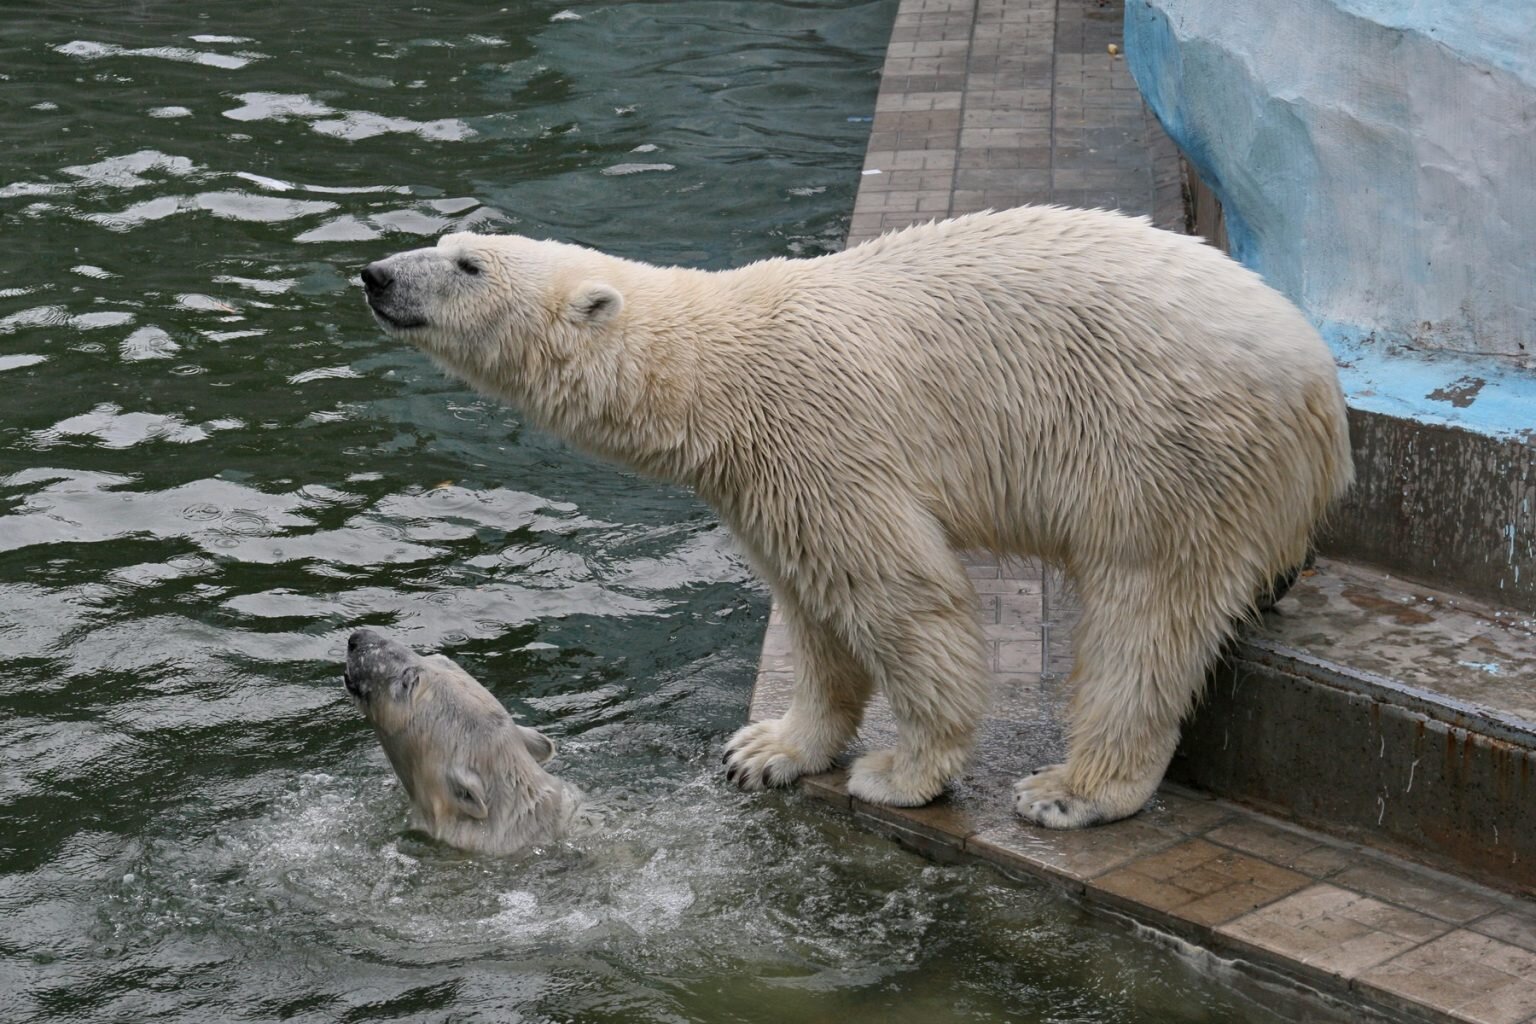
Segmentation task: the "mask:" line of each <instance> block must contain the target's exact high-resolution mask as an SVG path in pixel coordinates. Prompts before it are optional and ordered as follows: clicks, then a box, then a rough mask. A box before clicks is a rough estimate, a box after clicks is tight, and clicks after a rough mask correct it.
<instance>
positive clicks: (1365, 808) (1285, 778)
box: [1170, 560, 1536, 892]
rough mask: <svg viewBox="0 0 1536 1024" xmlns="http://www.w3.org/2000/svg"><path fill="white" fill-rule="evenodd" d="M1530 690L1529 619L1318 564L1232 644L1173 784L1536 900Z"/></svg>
mask: <svg viewBox="0 0 1536 1024" xmlns="http://www.w3.org/2000/svg"><path fill="white" fill-rule="evenodd" d="M1532 679H1536V622H1533V621H1532V620H1531V619H1530V618H1528V617H1521V616H1517V615H1513V614H1510V613H1507V612H1503V611H1500V610H1498V609H1494V608H1490V607H1488V606H1483V605H1479V604H1477V603H1475V602H1471V601H1468V600H1467V599H1465V598H1461V597H1458V596H1456V595H1451V594H1446V593H1444V592H1438V591H1432V590H1427V589H1425V588H1422V587H1418V586H1415V585H1411V584H1406V583H1404V582H1402V581H1400V580H1394V579H1392V578H1390V577H1383V576H1381V575H1380V574H1378V573H1373V572H1371V571H1369V570H1364V569H1361V568H1359V567H1354V566H1349V565H1347V564H1342V563H1336V562H1329V561H1326V560H1325V561H1322V562H1320V563H1319V566H1318V570H1317V571H1316V572H1314V573H1313V574H1312V575H1311V576H1310V577H1309V578H1306V579H1303V580H1301V581H1299V582H1298V585H1297V586H1296V588H1294V589H1293V591H1292V594H1291V596H1289V597H1287V598H1286V600H1284V601H1282V602H1281V603H1280V605H1279V607H1278V608H1277V610H1276V612H1275V613H1273V614H1271V615H1269V616H1266V620H1265V622H1264V624H1263V625H1262V627H1261V628H1259V629H1257V630H1252V631H1248V632H1245V633H1244V634H1243V636H1242V637H1241V639H1240V640H1239V641H1238V642H1237V643H1235V644H1234V645H1233V648H1232V650H1231V654H1230V657H1229V658H1228V659H1227V661H1226V662H1225V663H1224V664H1223V665H1221V666H1220V667H1219V668H1218V669H1217V670H1216V671H1215V672H1214V673H1213V677H1212V681H1211V684H1210V685H1209V687H1208V689H1207V694H1206V699H1205V701H1204V703H1203V704H1202V705H1201V706H1200V707H1199V708H1198V709H1197V711H1196V713H1195V714H1194V716H1193V717H1192V718H1191V719H1190V720H1189V721H1187V722H1186V723H1185V726H1184V734H1183V741H1182V743H1181V745H1180V748H1179V753H1178V755H1177V756H1176V757H1175V760H1174V764H1173V766H1172V767H1171V769H1170V776H1171V777H1172V778H1175V779H1178V780H1180V781H1184V782H1187V783H1189V784H1192V785H1197V786H1199V787H1201V788H1202V789H1206V790H1209V791H1211V792H1213V793H1217V794H1221V795H1224V796H1229V797H1232V798H1235V799H1239V800H1242V801H1243V802H1245V803H1250V804H1253V805H1256V806H1259V807H1262V808H1264V809H1266V810H1269V811H1272V812H1275V813H1279V814H1282V815H1284V816H1285V817H1287V818H1290V819H1292V820H1295V821H1297V822H1302V823H1306V824H1309V825H1312V826H1314V827H1318V828H1323V829H1327V830H1329V831H1331V832H1334V833H1337V834H1341V835H1345V836H1349V837H1353V838H1359V839H1363V840H1366V841H1369V842H1371V843H1374V844H1378V845H1387V846H1390V847H1393V848H1396V849H1399V850H1402V851H1405V852H1408V853H1411V854H1412V855H1413V856H1416V857H1419V858H1423V859H1425V860H1428V861H1430V862H1432V863H1438V864H1440V865H1442V866H1445V867H1448V868H1452V869H1455V870H1460V871H1469V872H1472V873H1474V874H1476V875H1477V876H1478V877H1481V878H1486V879H1488V880H1490V881H1495V882H1497V883H1500V884H1503V885H1507V886H1510V887H1511V888H1514V889H1517V890H1524V891H1526V892H1536V812H1533V808H1536V690H1533V688H1532V686H1531V680H1532ZM1431 686H1432V687H1433V689H1431Z"/></svg>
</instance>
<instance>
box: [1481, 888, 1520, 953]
mask: <svg viewBox="0 0 1536 1024" xmlns="http://www.w3.org/2000/svg"><path fill="white" fill-rule="evenodd" d="M1510 902H1511V903H1513V902H1514V901H1513V900H1512V901H1510ZM1469 927H1470V928H1471V929H1472V930H1473V931H1475V932H1478V933H1480V934H1482V935H1488V936H1492V937H1493V938H1495V939H1502V940H1503V941H1505V942H1508V943H1510V944H1512V945H1516V946H1519V947H1520V948H1521V949H1529V950H1531V951H1532V952H1536V903H1532V902H1531V901H1529V900H1526V901H1523V902H1521V903H1520V904H1519V905H1517V906H1511V907H1509V908H1508V909H1506V910H1501V911H1499V912H1498V913H1496V914H1492V915H1490V916H1488V917H1485V918H1483V919H1482V920H1481V921H1478V922H1477V923H1476V924H1473V925H1469Z"/></svg>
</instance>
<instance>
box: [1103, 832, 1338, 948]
mask: <svg viewBox="0 0 1536 1024" xmlns="http://www.w3.org/2000/svg"><path fill="white" fill-rule="evenodd" d="M1133 820H1134V819H1133ZM1307 882H1308V879H1307V878H1306V876H1304V875H1300V874H1297V873H1296V872H1294V871H1290V870H1287V869H1286V868H1282V867H1279V866H1278V865H1275V864H1270V863H1269V862H1268V861H1264V860H1260V859H1258V858H1257V857H1250V856H1248V855H1246V854H1242V853H1238V852H1237V851H1235V850H1229V849H1226V848H1225V847H1221V846H1217V845H1216V844H1214V843H1210V842H1207V841H1206V840H1204V839H1190V840H1186V841H1185V842H1182V843H1180V844H1178V845H1177V846H1174V847H1171V848H1169V849H1167V850H1163V851H1160V852H1158V853H1154V854H1150V855H1148V856H1145V857H1141V858H1138V859H1137V860H1134V861H1132V862H1130V863H1129V864H1126V865H1125V866H1123V867H1119V868H1116V869H1115V870H1114V871H1111V872H1109V873H1107V874H1105V875H1102V876H1100V877H1098V878H1096V879H1094V880H1093V882H1092V885H1091V886H1090V891H1094V890H1097V891H1099V892H1102V893H1105V894H1108V895H1110V896H1117V897H1120V898H1122V899H1124V900H1128V901H1130V902H1132V903H1134V904H1137V905H1140V906H1144V907H1150V908H1151V909H1153V910H1159V911H1163V912H1164V913H1167V914H1170V915H1172V916H1174V917H1176V918H1179V919H1182V920H1185V921H1189V922H1192V923H1194V924H1198V925H1216V924H1221V923H1223V922H1226V921H1230V920H1231V919H1233V918H1235V917H1237V916H1239V915H1241V914H1243V913H1246V912H1248V911H1250V910H1253V909H1255V908H1257V907H1260V906H1263V905H1265V904H1267V903H1271V902H1273V901H1274V900H1276V899H1279V898H1280V897H1282V896H1285V895H1288V894H1290V893H1292V892H1295V891H1296V890H1297V889H1300V888H1302V887H1303V886H1305V885H1306V884H1307Z"/></svg>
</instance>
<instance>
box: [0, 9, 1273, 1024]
mask: <svg viewBox="0 0 1536 1024" xmlns="http://www.w3.org/2000/svg"><path fill="white" fill-rule="evenodd" d="M107 8H111V10H110V11H109V10H108V9H107ZM893 14H894V4H893V2H892V0H760V2H753V3H720V2H709V0H682V2H666V3H663V2H653V3H644V2H636V3H622V4H613V5H608V6H578V7H574V8H563V7H561V6H559V5H557V4H553V3H529V4H515V5H507V6H505V7H502V6H497V5H494V4H483V3H479V2H474V0H433V2H431V3H429V4H427V5H425V6H423V5H420V4H415V5H397V6H393V7H391V6H388V5H379V4H375V3H367V4H365V3H361V2H358V0H343V2H337V3H325V4H314V3H310V4H303V3H297V2H287V0H285V2H280V3H263V4H243V5H240V4H215V5H197V4H186V3H182V2H179V0H140V2H136V3H134V4H129V5H106V6H105V7H104V6H103V5H100V4H94V3H84V2H68V0H52V2H50V3H47V4H12V5H9V8H8V10H7V11H6V14H5V17H4V19H3V23H0V55H3V57H4V60H3V61H0V82H3V83H4V86H5V88H4V96H5V103H6V107H5V110H6V127H7V132H6V143H7V144H6V146H5V147H4V149H0V226H3V229H4V235H3V237H4V238H5V240H6V243H7V244H6V245H4V246H0V667H3V672H0V924H3V927H0V1019H3V1020H5V1021H7V1022H10V1021H62V1020H82V1021H84V1020H91V1021H95V1020H102V1021H105V1020H149V1019H156V1020H167V1021H170V1020H185V1021H198V1022H204V1021H214V1020H235V1019H251V1020H275V1019H298V1020H317V1021H319V1020H327V1021H328V1020H336V1019H381V1018H391V1019H414V1020H450V1019H451V1020H529V1021H542V1020H549V1021H566V1020H579V1021H584V1022H586V1021H592V1022H599V1021H662V1020H666V1021H676V1020H699V1021H724V1020H738V1021H757V1020H761V1021H782V1020H848V1019H854V1020H859V1019H880V1020H913V1021H924V1022H927V1021H939V1020H1011V1021H1028V1020H1060V1021H1068V1020H1071V1021H1079V1020H1081V1021H1130V1020H1147V1021H1169V1020H1191V1021H1195V1020H1199V1021H1212V1020H1232V1019H1259V1017H1258V1016H1256V1013H1257V1011H1253V1010H1252V1009H1251V1008H1249V1009H1246V1010H1245V1009H1243V1008H1242V1007H1241V1006H1239V1005H1238V1004H1237V1003H1235V1002H1234V1001H1233V1000H1232V999H1231V998H1230V997H1228V996H1224V995H1222V994H1221V992H1220V990H1219V989H1218V988H1217V987H1216V986H1214V985H1212V984H1210V983H1208V982H1203V981H1200V980H1199V979H1198V978H1196V977H1194V976H1193V974H1192V972H1191V971H1190V970H1189V969H1187V968H1186V967H1185V966H1183V965H1181V964H1180V963H1179V962H1178V961H1176V960H1174V959H1172V958H1171V957H1170V956H1169V955H1168V954H1166V953H1164V952H1162V951H1159V950H1157V949H1155V948H1153V947H1151V946H1149V945H1144V944H1137V943H1134V942H1132V941H1130V940H1129V939H1126V938H1124V937H1121V936H1119V935H1118V934H1117V933H1114V932H1109V931H1105V930H1103V929H1101V928H1098V927H1093V926H1090V924H1089V923H1088V922H1086V921H1084V920H1082V919H1081V918H1080V917H1079V915H1078V914H1077V912H1076V911H1074V910H1072V909H1071V908H1070V907H1069V906H1067V905H1064V904H1063V903H1062V902H1061V901H1060V900H1059V899H1057V898H1056V897H1054V896H1052V895H1050V894H1046V893H1039V892H1035V891H1033V890H1029V889H1024V888H1020V887H1016V886H1013V885H1005V884H1002V883H1000V882H999V881H997V880H996V879H994V878H993V877H991V876H989V875H988V874H987V873H986V872H982V871H976V870H968V869H954V868H943V867H936V866H932V865H928V864H925V863H924V862H923V861H921V860H919V859H917V858H915V857H912V856H910V855H908V854H905V853H903V852H901V851H899V850H898V849H896V848H895V847H893V846H892V845H890V844H889V843H887V842H885V841H883V840H879V839H875V838H872V837H868V836H865V835H862V834H860V833H857V832H855V831H852V830H851V829H850V827H849V826H848V825H847V824H846V823H845V822H842V821H840V820H835V819H832V818H831V817H828V816H823V815H820V814H818V813H817V812H815V811H814V810H813V809H809V808H806V807H804V806H802V805H801V804H800V803H799V802H798V801H796V800H794V799H793V798H785V797H781V796H768V797H746V796H742V795H740V794H737V793H734V792H733V791H731V790H730V789H728V788H727V787H726V786H725V785H724V783H723V780H722V779H721V778H720V775H719V772H718V771H717V765H716V764H715V758H716V757H717V756H718V750H719V745H720V742H721V740H722V739H723V737H724V736H725V735H726V734H727V733H728V732H729V730H730V729H731V728H733V727H734V726H735V725H736V724H737V723H738V722H739V721H740V718H741V716H742V713H743V709H744V705H745V698H746V692H747V687H748V685H749V682H750V675H751V669H752V665H753V661H754V659H755V655H756V645H757V642H758V640H759V638H760V635H761V629H762V625H763V618H764V615H765V613H766V599H765V596H764V594H763V593H762V591H761V589H760V588H758V587H757V586H756V585H755V584H754V583H752V582H751V580H750V579H749V578H748V575H747V573H746V571H745V569H744V568H743V565H742V563H741V560H740V559H739V557H738V556H737V555H736V553H735V551H734V549H733V548H732V546H731V544H730V542H729V540H728V538H726V537H725V536H724V535H723V533H722V532H721V531H720V530H719V529H718V527H717V526H716V524H715V522H714V520H713V518H712V517H711V516H710V515H709V514H708V512H707V510H706V509H704V508H703V507H701V506H700V505H699V504H698V503H697V502H696V501H695V500H694V499H693V498H692V497H691V496H690V495H688V494H685V493H682V492H680V491H678V490H676V489H672V488H667V487H660V486H656V485H653V484H650V483H647V482H644V481H640V480H636V479H634V478H633V477H631V476H630V475H628V474H625V473H623V472H620V471H617V470H615V469H613V468H611V467H606V466H598V465H594V464H592V463H590V462H588V461H586V460H584V459H582V458H580V457H578V456H576V455H574V454H572V453H571V452H569V451H568V450H567V449H566V448H565V447H564V446H562V445H561V444H559V443H558V442H556V441H554V440H552V439H550V438H548V437H545V436H543V435H539V434H536V433H533V432H526V431H524V430H523V428H522V426H521V424H520V423H519V421H518V419H517V417H516V415H515V413H513V412H512V411H510V410H508V409H505V408H502V407H499V406H497V405H495V404H493V403H490V402H486V401H484V400H482V399H480V398H478V397H476V396H474V395H472V394H469V393H467V392H466V391H465V390H464V389H463V388H462V387H461V386H460V385H458V384H456V383H454V382H452V381H449V380H446V379H444V378H443V377H442V376H441V375H440V374H439V373H438V372H437V371H436V370H435V369H433V368H432V367H431V366H430V365H429V364H428V363H427V362H426V361H425V360H424V359H423V358H421V357H420V356H418V355H416V354H415V353H413V352H411V351H406V350H402V349H399V348H397V347H393V346H392V345H390V344H389V343H388V342H386V341H385V340H384V339H383V338H382V337H381V336H380V334H379V333H378V331H377V330H376V329H375V328H374V326H373V325H372V324H371V322H370V321H369V319H368V317H367V316H366V314H365V313H364V311H363V309H362V306H361V303H360V301H359V299H358V297H357V295H356V294H355V287H354V285H353V283H352V278H353V275H354V274H355V272H356V269H357V268H358V267H360V266H362V265H364V264H365V263H367V262H368V261H370V260H372V259H376V258H379V257H381V256H383V255H385V254H387V253H389V252H391V251H394V250H397V249H401V248H407V247H412V246H416V245H420V244H424V243H425V242H426V241H428V240H429V239H430V238H432V237H433V236H435V235H437V234H439V233H441V232H445V231H451V230H466V229H469V230H473V229H479V230H516V231H521V232H524V233H528V234H534V235H542V236H547V237H554V238H560V239H565V240H570V241H576V242H581V243H586V244H592V245H597V246H600V247H603V248H605V249H609V250H611V251H615V252H618V253H621V254H624V255H629V256H635V257H640V258H645V259H649V260H653V261H656V262H681V263H687V264H691V265H696V266H709V267H718V266H726V265H733V264H737V263H741V262H744V261H746V260H749V259H755V258H760V257H766V256H777V255H815V254H817V253H820V252H825V251H828V250H830V249H833V248H836V247H837V246H838V245H839V244H840V241H841V239H842V236H843V233H844V229H845V226H846V217H847V213H848V211H849V209H850V208H851V206H852V196H853V191H854V188H855V186H856V181H857V168H858V167H859V164H860V161H861V157H862V152H863V148H864V144H865V138H864V132H865V131H866V130H867V129H866V128H865V127H864V125H863V124H862V123H861V122H859V121H857V120H851V119H856V118H861V117H863V116H865V115H866V114H867V112H868V111H869V109H870V108H871V107H872V105H873V99H874V92H875V86H876V71H877V68H878V66H879V60H880V56H881V54H882V52H883V48H884V43H885V38H886V34H887V31H888V28H889V25H890V22H891V18H892V16H893ZM365 624H366V625H373V626H377V627H380V628H384V629H387V630H389V631H390V632H391V633H392V634H394V635H397V636H400V637H401V638H403V639H405V640H406V641H408V642H410V643H413V644H416V645H417V646H419V647H421V648H422V649H441V650H446V651H448V652H450V653H451V654H452V655H453V656H454V657H455V658H457V659H459V660H460V661H462V662H463V663H464V664H465V665H466V666H467V667H468V668H469V669H470V670H471V671H473V672H474V673H475V674H476V675H477V676H478V677H479V678H481V679H482V680H483V681H484V682H485V683H486V684H487V685H488V686H489V687H491V688H492V690H493V691H494V692H495V693H496V694H497V696H498V697H499V698H500V699H502V700H503V701H505V702H506V703H507V704H508V706H509V707H511V708H512V709H513V710H514V711H515V712H516V713H517V714H518V715H520V716H521V717H523V718H524V719H526V720H528V721H529V722H531V723H532V724H535V725H537V726H538V727H539V728H540V729H542V730H544V731H546V732H549V733H551V734H552V735H554V736H556V737H557V738H558V739H559V740H560V742H561V751H562V753H561V757H560V759H559V762H558V768H559V770H560V771H561V772H562V773H563V774H565V775H567V776H568V777H570V778H572V779H573V780H574V781H576V782H578V783H579V784H580V785H582V786H583V787H584V788H586V789H587V790H588V791H589V792H590V793H591V794H592V795H593V796H594V798H596V799H597V800H598V801H599V802H600V803H601V804H602V805H603V807H604V809H605V812H606V817H605V820H604V824H602V825H601V826H600V827H598V828H596V829H595V830H593V831H591V832H588V833H585V834H582V835H579V836H574V837H572V838H571V839H570V841H569V842H567V843H566V844H564V845H563V846H560V847H558V848H554V849H550V850H547V851H544V852H543V853H542V854H541V855H540V856H537V857H530V858H524V859H520V860H508V861H490V860H485V859H474V858H468V857H464V856H460V855H457V854H455V853H453V852H452V851H448V850H444V849H441V848H438V847H434V846H431V845H429V844H427V843H425V842H424V841H423V840H421V839H420V838H419V837H416V836H412V835H409V834H406V833H404V832H403V831H402V829H403V822H404V815H405V810H406V803H405V800H404V798H403V796H402V794H401V793H400V792H399V790H398V788H397V786H396V784H395V783H394V780H393V776H392V774H391V773H390V770H389V767H388V765H387V763H386V762H385V760H384V757H383V755H382V753H381V752H380V751H379V749H378V748H377V745H376V743H375V742H374V740H373V738H372V735H371V733H370V731H369V730H367V729H366V728H365V727H364V725H363V723H362V721H361V719H360V718H358V717H357V716H356V714H355V713H354V712H353V710H352V709H351V707H350V705H349V704H348V703H347V702H346V701H345V700H343V699H342V698H341V693H340V688H339V686H338V685H337V683H338V679H337V674H338V671H339V664H340V658H341V654H342V648H343V644H344V640H345V637H346V635H347V633H348V632H349V631H351V630H352V629H354V628H356V627H358V626H360V625H365ZM1245 1014H1246V1015H1247V1016H1246V1017H1245Z"/></svg>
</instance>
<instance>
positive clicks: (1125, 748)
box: [1014, 573, 1230, 829]
mask: <svg viewBox="0 0 1536 1024" xmlns="http://www.w3.org/2000/svg"><path fill="white" fill-rule="evenodd" d="M1192 594H1194V591H1193V590H1192V589H1190V588H1181V587H1179V586H1178V585H1177V583H1176V582H1175V581H1172V580H1169V579H1165V578H1161V577H1155V576H1151V575H1149V574H1139V573H1123V574H1118V575H1117V576H1116V578H1115V579H1114V580H1112V581H1109V582H1107V583H1106V584H1105V585H1104V586H1102V587H1092V586H1085V587H1083V606H1084V607H1083V619H1082V621H1081V623H1080V624H1079V625H1078V628H1077V632H1076V637H1075V643H1074V647H1075V648H1076V653H1077V664H1076V667H1075V668H1074V670H1073V680H1072V681H1073V684H1074V685H1073V696H1072V705H1071V708H1070V710H1069V712H1068V714H1069V723H1068V732H1067V736H1068V740H1067V762H1066V763H1065V764H1056V765H1047V766H1045V767H1043V768H1039V769H1036V771H1035V773H1034V774H1032V775H1028V776H1025V777H1024V778H1023V779H1021V780H1019V782H1018V783H1017V785H1015V786H1014V808H1015V810H1017V811H1018V813H1019V814H1020V815H1022V816H1023V817H1024V818H1025V819H1027V820H1029V821H1031V822H1034V823H1035V824H1037V825H1044V826H1046V827H1047V828H1059V829H1074V828H1086V827H1088V826H1090V825H1099V824H1104V823H1106V822H1111V821H1118V820H1119V819H1121V818H1127V817H1130V816H1131V815H1133V814H1135V813H1136V812H1137V811H1139V810H1141V808H1142V807H1143V806H1144V805H1145V804H1146V802H1147V801H1148V800H1150V799H1151V798H1152V794H1153V793H1155V792H1156V791H1157V787H1158V784H1159V783H1160V782H1161V781H1162V778H1163V772H1164V771H1165V770H1166V769H1167V767H1168V762H1169V761H1170V760H1172V758H1173V752H1174V748H1175V747H1177V746H1178V742H1179V723H1180V721H1181V720H1182V719H1183V717H1184V715H1185V714H1186V713H1187V712H1188V711H1189V708H1190V706H1191V705H1192V704H1193V703H1194V698H1195V695H1196V694H1197V693H1199V691H1200V687H1201V686H1202V685H1203V683H1204V681H1205V669H1206V665H1207V663H1208V662H1209V661H1210V659H1211V657H1212V656H1213V654H1214V653H1215V650H1216V647H1217V646H1218V645H1219V644H1220V642H1221V639H1222V638H1223V637H1224V635H1225V633H1226V630H1227V623H1228V622H1229V621H1230V619H1229V614H1228V613H1227V612H1226V611H1225V610H1223V609H1221V608H1220V607H1219V606H1218V605H1216V603H1215V602H1208V605H1209V607H1208V608H1205V609H1202V607H1201V602H1200V600H1199V599H1198V596H1191V595H1192Z"/></svg>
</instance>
